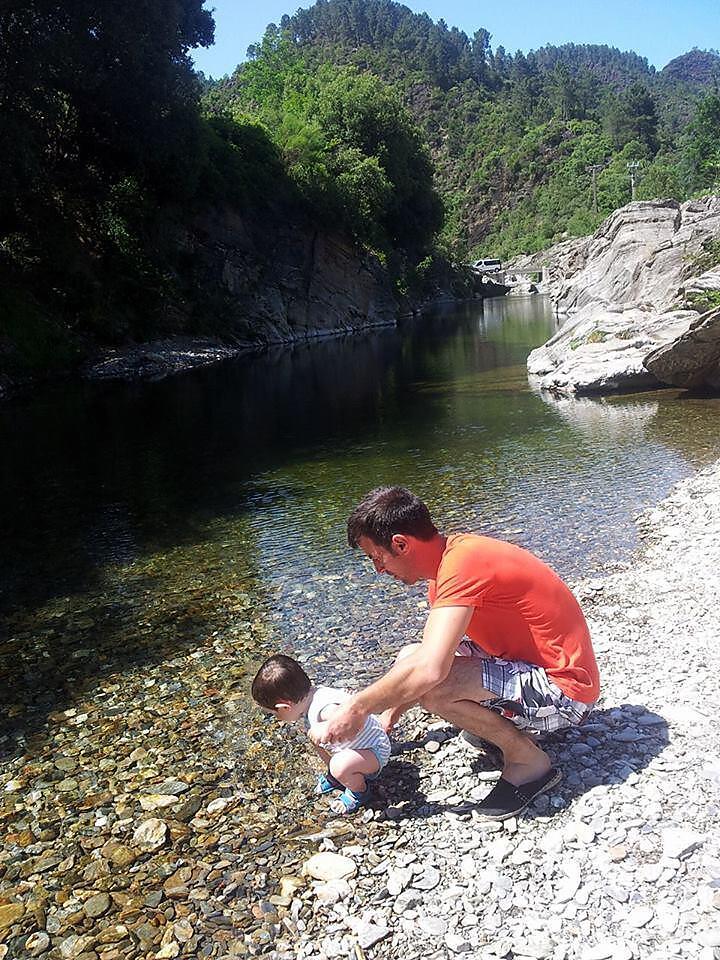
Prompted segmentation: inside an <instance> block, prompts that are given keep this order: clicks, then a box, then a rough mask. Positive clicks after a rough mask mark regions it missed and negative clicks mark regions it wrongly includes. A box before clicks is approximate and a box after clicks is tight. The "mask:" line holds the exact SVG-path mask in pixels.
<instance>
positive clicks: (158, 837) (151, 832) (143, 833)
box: [133, 817, 169, 850]
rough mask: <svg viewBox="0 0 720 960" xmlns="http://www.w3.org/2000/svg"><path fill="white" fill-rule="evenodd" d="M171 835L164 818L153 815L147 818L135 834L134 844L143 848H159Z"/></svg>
mask: <svg viewBox="0 0 720 960" xmlns="http://www.w3.org/2000/svg"><path fill="white" fill-rule="evenodd" d="M168 836H169V830H168V825H167V823H165V821H164V820H158V819H157V817H151V818H150V819H149V820H145V821H144V822H143V823H141V824H140V826H139V827H138V828H137V829H136V830H135V833H134V834H133V844H134V845H135V846H136V847H139V848H140V849H141V850H157V849H158V848H159V847H162V846H163V845H164V844H165V843H166V841H167V839H168Z"/></svg>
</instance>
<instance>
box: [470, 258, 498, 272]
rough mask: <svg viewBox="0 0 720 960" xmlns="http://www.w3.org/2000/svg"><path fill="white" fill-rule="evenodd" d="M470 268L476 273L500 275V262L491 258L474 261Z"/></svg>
mask: <svg viewBox="0 0 720 960" xmlns="http://www.w3.org/2000/svg"><path fill="white" fill-rule="evenodd" d="M472 267H473V270H477V272H478V273H502V260H495V259H492V258H488V259H485V260H476V261H475V262H474V263H473V265H472Z"/></svg>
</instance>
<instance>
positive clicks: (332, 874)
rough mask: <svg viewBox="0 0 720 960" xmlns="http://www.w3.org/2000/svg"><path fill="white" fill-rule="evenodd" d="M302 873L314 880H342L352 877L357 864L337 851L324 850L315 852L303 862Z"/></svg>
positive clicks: (355, 871)
mask: <svg viewBox="0 0 720 960" xmlns="http://www.w3.org/2000/svg"><path fill="white" fill-rule="evenodd" d="M303 873H306V874H307V875H308V876H310V877H313V878H314V879H315V880H344V879H347V878H348V877H354V876H355V874H356V873H357V866H356V864H355V861H354V860H351V859H350V858H349V857H343V856H342V855H341V854H339V853H332V852H331V851H324V852H322V853H316V854H315V855H314V856H313V857H310V859H309V860H306V861H305V863H304V864H303Z"/></svg>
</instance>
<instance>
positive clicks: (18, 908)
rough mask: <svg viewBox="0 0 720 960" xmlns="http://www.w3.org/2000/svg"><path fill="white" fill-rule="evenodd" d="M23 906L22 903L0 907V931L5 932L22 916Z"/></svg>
mask: <svg viewBox="0 0 720 960" xmlns="http://www.w3.org/2000/svg"><path fill="white" fill-rule="evenodd" d="M24 913H25V906H24V904H22V903H6V904H2V905H0V930H6V929H7V928H8V927H11V926H12V925H13V924H14V923H17V921H18V920H19V919H20V918H21V917H22V916H23V914H24Z"/></svg>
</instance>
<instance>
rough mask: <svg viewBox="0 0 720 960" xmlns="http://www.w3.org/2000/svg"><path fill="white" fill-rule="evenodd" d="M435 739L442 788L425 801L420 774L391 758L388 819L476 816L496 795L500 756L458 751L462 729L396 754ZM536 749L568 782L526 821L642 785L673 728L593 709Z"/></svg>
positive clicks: (630, 711) (419, 744)
mask: <svg viewBox="0 0 720 960" xmlns="http://www.w3.org/2000/svg"><path fill="white" fill-rule="evenodd" d="M433 739H436V740H439V741H440V742H441V743H442V746H441V748H440V749H441V750H442V751H443V752H444V753H445V758H444V760H443V762H442V763H441V764H440V765H439V766H438V772H440V773H441V788H440V789H437V790H435V789H434V790H433V791H432V792H430V794H429V795H426V793H424V792H423V790H422V789H421V787H420V783H421V781H420V777H419V773H418V771H417V768H415V767H414V765H412V764H411V763H408V762H406V761H404V760H397V759H394V760H393V761H392V762H391V765H390V767H389V768H388V774H389V773H390V772H391V771H393V772H394V771H395V770H397V769H398V768H399V769H400V770H401V776H399V777H398V778H397V780H392V779H391V777H390V776H389V775H388V776H386V777H385V778H384V781H383V787H384V793H385V795H386V797H387V802H388V816H389V819H399V818H400V817H403V818H405V817H409V818H413V819H418V818H427V817H433V816H437V815H442V814H444V813H453V814H456V815H460V816H462V815H463V814H472V812H473V811H474V810H477V809H478V806H479V803H480V801H481V800H482V799H483V797H484V796H486V795H487V793H489V792H490V790H491V789H492V786H493V782H494V781H495V779H496V778H497V777H498V776H499V774H500V769H501V767H502V755H501V754H500V753H499V751H497V750H496V748H495V747H493V746H492V745H491V744H488V745H487V748H483V749H479V750H478V749H475V748H474V747H472V746H470V745H469V744H467V743H464V744H463V747H462V748H460V749H457V747H458V746H459V744H460V742H461V738H460V731H458V730H455V729H454V728H452V727H449V726H448V727H446V728H444V729H440V730H433V731H430V732H429V733H428V734H427V735H425V737H424V738H423V739H420V740H415V741H411V742H409V743H405V744H402V745H401V746H400V748H399V750H400V751H401V752H403V753H405V752H408V751H411V750H415V749H419V748H426V745H427V743H428V742H430V741H432V740H433ZM538 743H539V745H540V746H541V747H542V748H543V749H544V750H545V751H546V752H547V753H548V754H549V756H550V759H551V761H552V763H553V765H554V766H557V767H558V768H559V769H560V770H561V771H562V774H563V779H562V780H561V781H560V783H559V784H558V785H557V786H556V787H554V788H553V789H552V790H550V791H548V793H545V794H541V795H540V796H539V797H537V799H536V800H535V801H534V802H533V803H532V804H531V805H530V806H529V807H528V808H527V809H526V810H524V811H523V813H522V814H521V817H522V819H524V820H531V819H535V818H536V817H547V816H552V815H553V814H554V813H557V812H559V811H561V810H563V809H565V808H567V807H568V806H570V804H571V803H573V801H575V800H577V799H578V798H579V797H581V796H582V795H583V794H585V793H587V792H588V791H590V790H592V789H593V788H596V787H601V786H604V787H612V786H614V785H617V784H621V783H624V782H626V781H629V780H630V781H631V780H632V779H633V778H638V779H639V777H640V776H641V775H642V773H641V772H642V770H643V769H644V768H645V767H646V766H647V765H648V764H649V763H650V762H651V761H652V760H654V759H655V758H656V757H658V756H659V755H660V754H661V753H662V751H663V749H664V747H665V746H666V744H667V743H668V727H667V722H666V721H665V719H664V718H663V717H661V716H660V715H658V714H656V713H652V712H651V711H649V710H647V709H646V708H645V707H644V706H642V705H640V704H623V705H622V706H619V707H612V708H609V709H605V710H596V711H594V712H593V713H592V714H591V716H590V717H589V719H588V720H587V722H586V723H585V724H583V725H582V726H581V727H571V728H568V729H566V730H562V731H559V732H557V733H553V734H547V735H545V736H543V737H542V738H540V739H539V740H538ZM453 744H454V745H455V747H456V749H454V750H453V749H452V745H453ZM408 768H409V769H408ZM412 771H414V776H413V772H412ZM483 781H487V782H483ZM442 788H444V790H443V789H442ZM443 792H444V793H446V794H448V793H449V794H450V796H451V799H450V800H449V801H448V800H447V799H434V798H433V794H434V793H440V794H442V793H443ZM428 796H429V798H430V799H428Z"/></svg>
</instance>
